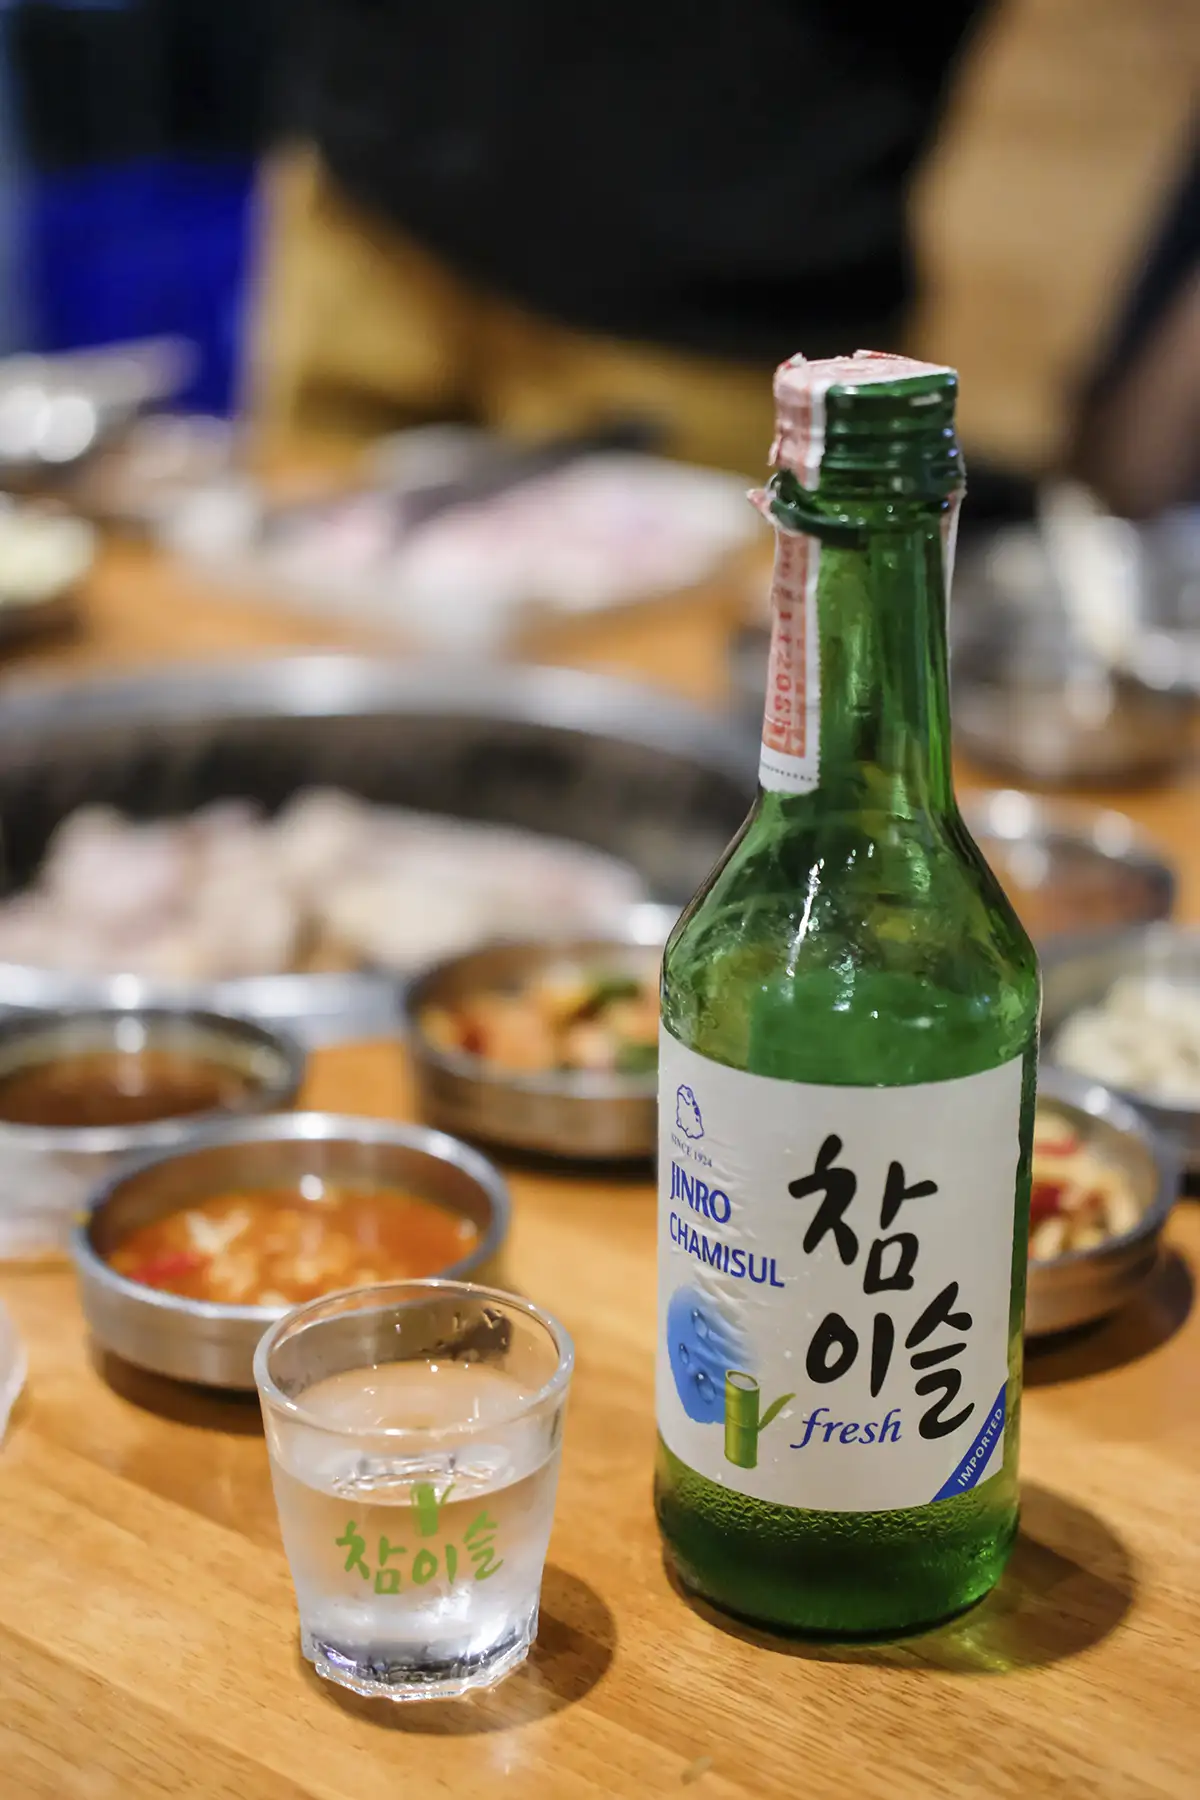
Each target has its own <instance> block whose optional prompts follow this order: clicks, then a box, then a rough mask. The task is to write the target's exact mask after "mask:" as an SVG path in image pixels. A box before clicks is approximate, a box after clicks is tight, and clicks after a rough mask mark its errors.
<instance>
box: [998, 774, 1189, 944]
mask: <svg viewBox="0 0 1200 1800" xmlns="http://www.w3.org/2000/svg"><path fill="white" fill-rule="evenodd" d="M963 816H964V818H965V820H966V823H967V827H968V829H969V831H970V832H971V835H972V837H973V838H974V839H975V842H976V843H977V844H978V845H979V848H980V849H981V850H982V852H983V854H984V856H985V857H986V858H987V860H988V862H989V863H990V864H991V866H992V869H993V870H994V871H995V874H996V877H997V879H998V881H999V882H1000V884H1001V886H1002V887H1003V888H1004V890H1005V892H1006V893H1007V894H1008V897H1009V899H1010V900H1011V901H1012V903H1013V906H1014V907H1015V908H1016V911H1017V913H1018V915H1019V917H1020V919H1021V923H1022V924H1023V925H1024V927H1025V929H1026V931H1028V933H1029V935H1030V937H1031V938H1032V939H1033V940H1034V942H1035V943H1036V944H1037V945H1039V947H1043V946H1045V945H1047V944H1049V943H1052V942H1053V941H1054V940H1056V939H1061V938H1069V937H1075V938H1078V937H1080V936H1082V935H1084V934H1086V933H1095V932H1101V931H1106V932H1112V931H1120V930H1124V929H1126V928H1128V927H1131V926H1134V925H1145V924H1149V923H1151V922H1152V921H1154V920H1157V919H1164V918H1166V917H1167V916H1168V914H1169V913H1170V911H1171V908H1172V906H1173V904H1174V900H1175V875H1174V871H1173V870H1172V868H1171V865H1170V864H1169V863H1168V862H1167V861H1166V860H1165V858H1164V857H1163V856H1162V855H1161V854H1160V853H1159V851H1158V849H1157V847H1156V846H1155V845H1154V844H1153V843H1152V842H1151V841H1150V840H1149V839H1147V838H1146V837H1144V836H1143V834H1142V833H1141V832H1140V831H1139V830H1138V829H1137V827H1136V826H1135V825H1134V824H1133V822H1132V820H1130V819H1128V818H1126V816H1125V814H1124V813H1121V812H1116V811H1114V810H1113V809H1112V808H1108V807H1096V806H1084V805H1075V804H1072V803H1070V802H1065V801H1064V802H1059V801H1050V800H1040V799H1038V798H1037V797H1036V796H1034V795H1033V794H1026V793H1023V792H1021V790H1020V789H1017V788H1006V789H1002V790H1000V791H997V792H995V793H976V794H967V795H965V796H964V799H963Z"/></svg>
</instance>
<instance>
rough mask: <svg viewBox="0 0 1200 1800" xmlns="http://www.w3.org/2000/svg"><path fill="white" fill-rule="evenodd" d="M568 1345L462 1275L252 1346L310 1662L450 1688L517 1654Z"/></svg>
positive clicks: (529, 1613)
mask: <svg viewBox="0 0 1200 1800" xmlns="http://www.w3.org/2000/svg"><path fill="white" fill-rule="evenodd" d="M573 1360H574V1352H573V1349H572V1345H571V1339H570V1337H569V1336H568V1335H567V1333H566V1331H564V1329H563V1327H562V1326H561V1325H560V1324H558V1322H557V1321H556V1320H554V1319H552V1318H551V1317H550V1316H549V1314H548V1313H544V1312H541V1311H539V1310H538V1308H537V1307H536V1306H531V1305H529V1304H528V1302H526V1301H524V1300H520V1299H517V1298H516V1297H515V1296H513V1295H512V1294H503V1293H500V1292H498V1291H496V1290H495V1289H492V1288H485V1287H476V1286H474V1285H473V1284H472V1283H470V1282H458V1281H404V1282H394V1283H386V1284H383V1285H381V1286H379V1287H367V1288H355V1289H351V1290H348V1291H347V1292H345V1293H340V1294H330V1295H328V1296H326V1298H325V1299H323V1300H317V1301H314V1302H313V1303H312V1304H311V1305H309V1306H303V1307H300V1308H299V1309H298V1310H297V1311H296V1312H293V1313H289V1314H288V1315H287V1317H286V1318H283V1319H281V1320H280V1321H279V1322H278V1323H277V1324H276V1325H273V1326H272V1327H271V1329H270V1330H269V1331H268V1332H267V1333H266V1335H265V1337H264V1338H263V1339H262V1342H261V1343H260V1344H259V1346H258V1350H257V1352H256V1354H255V1359H254V1374H255V1380H256V1381H257V1384H258V1392H259V1398H260V1400H261V1402H262V1410H263V1420H264V1423H265V1426H266V1436H267V1448H268V1451H269V1453H270V1459H271V1480H272V1483H273V1486H274V1489H275V1502H276V1505H277V1507H278V1509H279V1526H280V1531H281V1533H282V1536H283V1545H284V1549H285V1551H286V1552H287V1558H288V1563H289V1565H290V1567H291V1572H292V1581H293V1583H294V1584H295V1589H296V1602H297V1605H298V1607H299V1611H300V1636H301V1644H302V1647H303V1651H304V1654H305V1656H306V1657H307V1658H308V1659H309V1661H310V1662H311V1663H312V1664H313V1666H314V1667H315V1669H316V1671H317V1673H318V1674H319V1675H323V1676H324V1677H325V1678H326V1679H327V1680H329V1681H335V1682H338V1683H340V1685H341V1686H343V1687H348V1688H352V1689H353V1690H354V1692H355V1693H357V1694H367V1695H375V1696H385V1697H387V1698H389V1699H392V1700H428V1699H439V1698H441V1699H453V1698H455V1697H457V1696H458V1695H461V1694H465V1693H467V1692H468V1691H469V1690H470V1689H472V1688H483V1687H491V1686H493V1685H494V1684H495V1683H496V1682H497V1681H500V1680H502V1679H503V1677H504V1676H505V1675H507V1674H509V1673H510V1672H511V1670H513V1669H515V1668H516V1667H517V1666H518V1664H520V1663H521V1662H523V1661H524V1660H525V1657H526V1656H527V1655H528V1652H529V1646H530V1644H531V1643H532V1642H533V1640H534V1637H535V1636H536V1634H537V1616H538V1595H539V1592H540V1589H541V1584H542V1568H543V1564H544V1563H545V1560H546V1547H547V1544H548V1543H549V1541H550V1527H551V1524H552V1523H553V1519H554V1495H555V1489H556V1487H557V1484H558V1465H559V1455H560V1448H561V1443H562V1427H563V1413H564V1409H565V1406H566V1399H567V1389H568V1386H569V1384H570V1380H571V1370H572V1364H573Z"/></svg>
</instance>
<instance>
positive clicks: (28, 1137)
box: [0, 1007, 305, 1258]
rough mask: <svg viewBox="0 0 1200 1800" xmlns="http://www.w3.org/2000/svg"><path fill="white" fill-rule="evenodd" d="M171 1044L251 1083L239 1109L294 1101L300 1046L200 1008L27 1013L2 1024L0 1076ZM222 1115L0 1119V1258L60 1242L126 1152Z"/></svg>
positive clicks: (156, 1145)
mask: <svg viewBox="0 0 1200 1800" xmlns="http://www.w3.org/2000/svg"><path fill="white" fill-rule="evenodd" d="M150 1049H170V1050H179V1051H187V1052H191V1053H193V1054H198V1055H202V1056H205V1057H207V1058H209V1059H211V1060H212V1061H215V1062H219V1063H222V1064H224V1065H225V1066H226V1067H227V1068H229V1069H230V1070H232V1071H234V1072H236V1073H238V1074H240V1075H242V1076H243V1077H244V1078H246V1080H247V1081H248V1083H249V1087H248V1091H247V1094H246V1097H245V1100H244V1102H243V1105H242V1108H241V1111H242V1112H273V1111H275V1109H276V1108H278V1107H281V1106H290V1105H291V1103H292V1101H293V1100H294V1099H295V1097H296V1094H297V1092H298V1090H299V1087H300V1083H301V1081H302V1079H303V1076H304V1063H305V1058H304V1052H303V1050H302V1049H301V1048H300V1046H299V1045H298V1044H296V1043H294V1042H293V1040H292V1039H291V1038H289V1037H286V1036H284V1035H283V1034H282V1033H280V1032H277V1031H272V1030H268V1029H267V1028H266V1027H264V1026H262V1025H256V1024H252V1023H251V1022H250V1021H249V1020H246V1019H239V1018H232V1017H228V1016H226V1015H223V1014H218V1013H210V1012H201V1011H197V1010H181V1009H180V1010H155V1009H149V1008H136V1009H135V1008H128V1007H117V1008H112V1009H96V1010H90V1011H77V1012H75V1011H73V1012H55V1013H49V1014H44V1015H39V1014H30V1015H25V1016H23V1017H17V1018H9V1019H7V1020H5V1021H4V1022H3V1023H2V1024H0V1076H5V1075H10V1074H12V1073H14V1072H15V1071H16V1070H18V1069H23V1068H31V1067H35V1066H36V1065H38V1064H43V1063H47V1062H51V1061H53V1060H54V1059H55V1058H57V1057H60V1056H75V1055H79V1054H83V1053H87V1052H89V1051H103V1050H119V1051H121V1052H123V1053H124V1054H127V1055H134V1054H136V1053H137V1052H139V1051H142V1050H150ZM224 1116H228V1115H227V1114H224V1113H218V1114H214V1113H212V1112H209V1113H192V1114H186V1115H182V1116H180V1117H178V1118H173V1119H157V1120H154V1121H151V1122H149V1123H147V1124H142V1125H90V1126H48V1125H17V1124H11V1123H8V1122H6V1121H4V1120H0V1257H8V1258H14V1257H31V1256H38V1255H42V1254H46V1253H50V1252H53V1251H55V1250H61V1249H62V1248H63V1247H64V1245H65V1243H66V1240H67V1237H68V1235H69V1233H70V1230H71V1227H72V1225H73V1224H74V1222H75V1219H76V1217H77V1216H78V1214H79V1212H80V1210H81V1208H82V1207H83V1206H84V1205H85V1204H86V1202H87V1200H88V1199H89V1198H90V1196H91V1194H92V1193H93V1192H94V1190H95V1188H96V1186H97V1184H98V1183H99V1182H100V1181H102V1180H103V1179H104V1178H105V1176H106V1175H107V1173H108V1172H109V1171H110V1170H111V1169H112V1168H113V1167H114V1166H115V1165H116V1164H118V1163H120V1162H121V1161H123V1160H124V1159H125V1158H126V1157H129V1156H138V1155H145V1154H146V1153H148V1152H150V1151H162V1150H171V1149H173V1148H175V1147H176V1146H179V1145H182V1144H186V1143H187V1142H188V1141H189V1140H190V1139H191V1138H192V1137H194V1136H195V1135H196V1133H197V1132H198V1131H200V1130H202V1129H204V1127H205V1125H206V1124H208V1123H211V1121H212V1120H213V1119H214V1118H215V1117H224Z"/></svg>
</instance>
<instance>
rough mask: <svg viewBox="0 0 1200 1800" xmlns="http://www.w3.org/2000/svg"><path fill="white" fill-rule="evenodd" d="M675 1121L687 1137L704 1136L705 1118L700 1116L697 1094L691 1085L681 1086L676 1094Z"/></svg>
mask: <svg viewBox="0 0 1200 1800" xmlns="http://www.w3.org/2000/svg"><path fill="white" fill-rule="evenodd" d="M675 1123H676V1125H678V1127H679V1129H680V1131H682V1132H683V1134H684V1136H685V1137H690V1138H702V1137H703V1136H704V1120H703V1119H702V1118H701V1117H700V1108H699V1107H698V1106H697V1105H696V1096H695V1094H693V1092H692V1090H691V1088H690V1087H681V1088H680V1089H679V1090H678V1091H677V1093H676V1095H675Z"/></svg>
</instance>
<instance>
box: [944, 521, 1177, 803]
mask: <svg viewBox="0 0 1200 1800" xmlns="http://www.w3.org/2000/svg"><path fill="white" fill-rule="evenodd" d="M1092 523H1093V524H1095V523H1096V522H1094V521H1093V522H1092ZM1106 527H1108V528H1111V529H1112V530H1114V531H1115V532H1117V533H1118V534H1119V544H1110V545H1107V546H1104V547H1102V548H1103V549H1106V551H1107V553H1106V554H1105V557H1104V562H1103V565H1102V568H1103V570H1104V571H1106V572H1108V573H1109V574H1110V576H1111V572H1112V570H1113V568H1114V566H1115V564H1116V563H1117V562H1118V561H1119V560H1120V547H1126V548H1128V549H1132V545H1133V541H1134V540H1135V539H1136V533H1134V531H1133V528H1132V527H1131V526H1128V525H1125V524H1124V523H1123V522H1122V521H1117V520H1108V521H1100V522H1099V526H1098V528H1099V529H1101V530H1104V529H1105V528H1106ZM1085 529H1087V527H1085ZM1127 538H1128V539H1129V540H1130V543H1129V545H1128V546H1126V545H1125V540H1126V539H1127ZM1069 542H1070V543H1071V544H1072V545H1074V544H1075V542H1076V539H1075V536H1074V534H1072V536H1071V538H1070V540H1069ZM1089 542H1090V539H1089ZM1075 568H1076V565H1075V560H1074V558H1073V557H1072V558H1069V559H1064V558H1063V557H1062V556H1056V554H1055V539H1054V537H1053V535H1051V536H1050V537H1048V536H1047V533H1046V532H1045V531H1044V530H1040V529H1038V527H1036V526H1033V525H1028V526H1024V525H1016V526H1006V527H1004V528H1002V529H1001V530H999V531H997V532H995V533H994V534H992V535H991V536H990V537H989V538H987V539H984V540H983V541H981V542H980V543H977V544H975V545H972V546H970V547H969V548H968V549H967V550H966V551H965V552H964V554H963V555H962V557H961V558H960V559H959V567H958V571H957V575H956V578H955V586H954V604H953V607H952V609H951V615H950V619H951V630H952V655H951V673H952V680H953V697H954V732H955V739H956V741H957V742H958V744H959V745H960V746H961V747H962V748H963V749H965V750H966V751H968V752H969V753H970V754H971V755H972V756H973V757H975V758H976V759H977V760H978V761H979V762H980V763H982V764H984V765H985V766H986V767H990V768H994V769H999V770H1001V771H1004V772H1005V773H1007V774H1013V775H1016V776H1018V777H1019V778H1021V779H1024V780H1029V781H1034V782H1038V783H1044V784H1046V785H1048V786H1060V787H1062V786H1068V787H1083V786H1112V785H1114V784H1118V783H1123V782H1129V783H1134V782H1140V781H1146V780H1148V779H1151V778H1152V777H1153V776H1155V775H1156V774H1159V773H1161V772H1162V771H1163V770H1166V769H1169V768H1172V767H1174V766H1175V765H1177V764H1178V763H1180V762H1181V761H1183V760H1184V759H1185V758H1186V757H1187V756H1188V755H1189V754H1190V747H1191V733H1190V724H1191V721H1192V719H1193V718H1194V717H1195V711H1196V708H1195V701H1194V698H1193V696H1192V695H1191V694H1190V693H1188V692H1187V691H1186V690H1185V689H1184V688H1183V687H1182V686H1181V685H1180V684H1179V683H1178V682H1176V681H1175V680H1173V679H1171V678H1169V677H1164V676H1163V675H1162V674H1161V673H1159V674H1154V673H1153V672H1152V671H1151V670H1150V668H1149V666H1148V665H1147V666H1146V667H1145V668H1140V669H1139V668H1138V667H1135V666H1133V664H1132V663H1129V662H1125V663H1122V664H1121V665H1120V666H1118V665H1117V663H1116V661H1115V659H1114V657H1113V655H1112V654H1104V653H1102V651H1101V649H1100V648H1099V647H1098V646H1097V644H1095V643H1093V642H1092V641H1091V640H1090V638H1089V636H1088V634H1087V632H1086V630H1085V625H1086V624H1087V623H1088V622H1089V620H1090V616H1091V614H1092V612H1093V611H1094V610H1096V609H1097V608H1100V609H1103V608H1104V606H1105V604H1106V602H1105V598H1104V595H1103V594H1101V593H1098V592H1094V591H1093V588H1094V586H1095V581H1094V574H1095V569H1094V556H1092V557H1091V558H1089V559H1088V561H1087V563H1086V564H1085V566H1084V568H1083V570H1082V572H1081V574H1082V589H1081V590H1080V591H1079V592H1077V593H1075V594H1073V593H1072V592H1071V591H1070V589H1069V588H1068V585H1067V581H1066V579H1065V578H1066V577H1068V576H1070V577H1072V579H1073V581H1074V580H1075V579H1077V578H1076V577H1075ZM1081 614H1082V616H1081Z"/></svg>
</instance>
